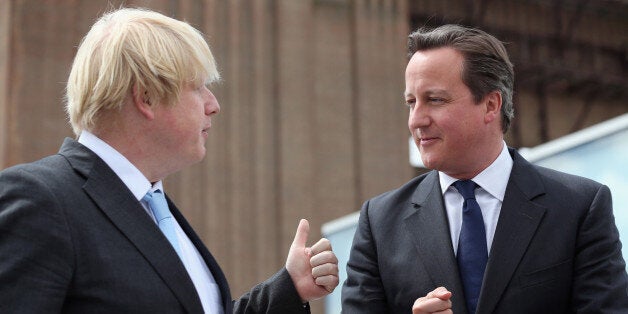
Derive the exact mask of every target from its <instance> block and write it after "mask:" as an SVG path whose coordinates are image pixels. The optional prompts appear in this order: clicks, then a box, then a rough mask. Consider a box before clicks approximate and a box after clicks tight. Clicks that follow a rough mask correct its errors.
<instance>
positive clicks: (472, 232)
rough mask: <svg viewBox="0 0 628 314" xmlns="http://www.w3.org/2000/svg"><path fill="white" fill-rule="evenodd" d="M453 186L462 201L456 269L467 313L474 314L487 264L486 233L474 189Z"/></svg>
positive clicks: (464, 184)
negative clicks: (457, 269) (458, 272)
mask: <svg viewBox="0 0 628 314" xmlns="http://www.w3.org/2000/svg"><path fill="white" fill-rule="evenodd" d="M454 186H455V187H456V189H457V190H458V193H460V194H461V195H462V196H463V197H464V203H463V205H462V228H461V229H460V239H459V242H458V256H457V258H458V268H459V270H460V276H461V279H462V285H463V287H464V294H465V297H466V301H467V309H468V310H469V313H475V309H476V308H477V305H478V298H479V297H480V288H481V287H482V279H483V278H484V269H485V268H486V261H487V260H488V250H487V248H486V230H485V228H484V219H482V211H481V210H480V205H479V204H478V202H477V201H476V200H475V188H477V187H478V185H477V184H475V182H473V181H471V180H463V181H456V182H455V183H454Z"/></svg>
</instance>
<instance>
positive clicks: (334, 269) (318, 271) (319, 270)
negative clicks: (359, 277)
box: [312, 263, 338, 278]
mask: <svg viewBox="0 0 628 314" xmlns="http://www.w3.org/2000/svg"><path fill="white" fill-rule="evenodd" d="M327 275H334V276H338V265H337V264H332V263H327V264H323V265H319V266H316V267H314V268H312V277H314V278H318V277H323V276H327Z"/></svg>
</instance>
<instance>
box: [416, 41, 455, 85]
mask: <svg viewBox="0 0 628 314" xmlns="http://www.w3.org/2000/svg"><path fill="white" fill-rule="evenodd" d="M463 62H464V57H463V56H462V54H461V53H460V52H458V51H456V50H454V49H452V48H448V47H443V48H435V49H429V50H423V51H417V52H415V53H414V55H412V58H411V59H410V62H408V66H407V67H406V74H405V79H406V88H416V87H418V86H417V84H418V85H420V86H424V85H443V84H454V83H462V67H463ZM441 87H443V86H441Z"/></svg>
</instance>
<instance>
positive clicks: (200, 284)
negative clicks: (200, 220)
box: [78, 131, 223, 314]
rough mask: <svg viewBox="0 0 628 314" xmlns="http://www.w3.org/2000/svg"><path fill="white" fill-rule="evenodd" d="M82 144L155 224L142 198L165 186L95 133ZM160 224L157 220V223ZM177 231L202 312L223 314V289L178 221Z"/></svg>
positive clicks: (83, 138) (84, 135) (85, 136)
mask: <svg viewBox="0 0 628 314" xmlns="http://www.w3.org/2000/svg"><path fill="white" fill-rule="evenodd" d="M78 141H79V143H81V144H83V145H84V146H86V147H87V148H89V149H90V150H92V151H93V152H94V153H95V154H96V155H98V157H100V158H101V159H102V160H103V161H104V162H105V163H106V164H107V165H108V166H109V167H110V168H111V169H112V170H113V172H114V173H115V174H116V175H117V176H118V177H119V178H120V180H122V182H123V183H124V184H125V185H126V186H127V188H128V189H129V190H130V191H131V193H133V195H134V196H135V198H136V199H137V200H138V202H140V203H141V204H142V206H144V210H146V213H147V214H148V215H149V216H150V217H151V218H152V219H153V221H155V217H154V216H153V213H152V212H151V211H150V209H149V208H148V204H146V203H145V202H143V201H142V198H143V197H144V195H145V194H146V192H148V191H149V190H150V191H153V192H154V191H155V190H157V189H159V190H161V191H162V192H163V193H165V191H164V189H163V184H162V182H161V181H159V182H156V183H155V184H151V183H150V182H149V181H148V179H146V177H145V176H144V175H143V174H142V173H141V172H140V171H139V169H137V168H136V167H135V166H134V165H133V164H132V163H131V162H130V161H129V160H128V159H126V158H125V157H124V156H123V155H122V154H120V153H119V152H118V151H117V150H115V149H114V148H113V147H111V146H109V144H107V143H105V142H104V141H102V140H101V139H99V138H98V137H96V136H95V135H94V134H92V133H90V132H88V131H83V132H81V135H80V137H79V139H78ZM155 223H157V221H155ZM175 230H176V233H177V240H178V241H179V246H180V248H181V253H182V255H183V259H182V262H183V265H184V266H185V269H186V270H187V272H188V274H189V275H190V278H191V279H192V282H193V283H194V287H195V288H196V291H197V292H198V295H199V297H200V299H201V303H202V304H203V310H204V311H205V313H217V314H222V313H223V308H222V298H221V296H220V289H219V288H218V285H217V284H216V281H215V280H214V277H213V276H212V274H211V272H210V271H209V268H208V267H207V264H205V261H204V260H203V257H202V256H201V254H200V253H199V252H198V250H197V249H196V247H195V246H194V244H193V243H192V241H191V240H190V238H188V236H187V235H186V234H185V232H184V231H183V229H181V226H180V225H179V223H178V222H177V221H176V219H175Z"/></svg>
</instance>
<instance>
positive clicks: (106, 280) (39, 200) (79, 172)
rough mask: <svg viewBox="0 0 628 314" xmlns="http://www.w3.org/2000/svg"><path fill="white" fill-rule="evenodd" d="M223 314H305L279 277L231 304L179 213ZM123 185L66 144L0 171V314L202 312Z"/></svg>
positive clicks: (282, 274) (174, 259)
mask: <svg viewBox="0 0 628 314" xmlns="http://www.w3.org/2000/svg"><path fill="white" fill-rule="evenodd" d="M168 203H169V206H170V210H171V211H172V213H173V216H174V217H175V218H176V220H177V221H178V223H179V224H180V225H181V227H182V229H183V230H184V231H185V233H186V234H187V236H188V237H189V238H190V240H191V241H192V243H194V245H195V246H196V248H197V249H198V251H199V252H200V254H201V255H202V257H203V259H204V260H205V263H206V264H207V266H208V267H209V270H210V271H211V273H212V275H213V276H214V278H215V280H216V283H217V284H218V287H219V289H220V293H221V296H222V303H223V307H224V311H225V313H232V312H235V313H272V312H274V313H289V312H291V313H300V312H303V313H308V312H309V310H308V309H306V308H304V307H303V305H302V304H301V300H300V298H299V296H298V294H297V292H296V289H295V288H294V285H293V283H292V281H291V279H290V276H289V275H288V273H287V271H286V270H285V268H284V269H282V270H281V271H279V272H278V273H277V274H275V275H274V276H273V277H272V278H270V279H269V280H267V281H265V282H263V283H261V284H259V285H258V286H256V287H255V288H253V289H252V290H251V291H250V292H249V293H247V294H245V295H244V296H243V297H242V298H240V299H239V300H238V301H235V302H233V301H232V299H231V294H230V291H229V286H228V284H227V280H226V279H225V276H224V274H223V272H222V270H221V269H220V267H219V266H218V263H217V262H216V260H215V259H214V258H213V256H212V255H211V254H210V253H209V251H208V250H207V248H206V247H205V246H204V245H203V243H202V242H201V240H200V238H199V237H198V236H197V235H196V233H195V232H194V231H193V230H192V228H191V227H190V225H189V224H188V222H187V221H186V220H185V218H184V217H183V216H182V215H181V213H180V212H179V210H178V209H177V207H176V206H175V205H174V204H173V203H172V202H171V201H170V200H169V199H168ZM167 241H168V240H167V239H166V238H165V237H164V235H163V234H162V233H161V231H160V230H159V228H158V227H157V225H156V224H155V223H154V222H153V221H152V220H151V219H150V217H149V216H148V215H147V214H146V212H145V210H144V208H143V207H142V205H141V204H140V202H138V201H137V199H135V197H134V196H133V195H132V193H131V192H130V191H129V190H128V189H127V187H126V186H125V185H124V184H123V182H122V181H121V180H120V179H119V178H118V177H117V176H116V175H115V173H114V172H113V171H112V170H111V168H109V167H108V166H107V165H106V164H105V163H104V162H103V161H102V160H101V159H100V158H99V157H98V156H97V155H95V154H94V153H93V152H92V151H91V150H89V149H87V148H86V147H85V146H83V145H81V144H79V143H78V142H76V141H74V140H71V139H66V140H65V142H64V143H63V145H62V147H61V149H60V151H59V153H58V154H57V155H53V156H50V157H47V158H44V159H42V160H40V161H37V162H34V163H30V164H25V165H18V166H15V167H12V168H9V169H6V170H4V171H2V172H0V313H203V308H202V305H201V302H200V299H199V296H198V294H197V292H196V289H195V287H194V285H193V283H192V280H191V279H190V277H189V275H188V273H187V271H186V270H185V267H184V266H183V263H182V262H181V260H180V259H179V257H178V256H177V254H176V252H175V251H174V249H172V247H171V246H170V245H169V243H168V242H167Z"/></svg>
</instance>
